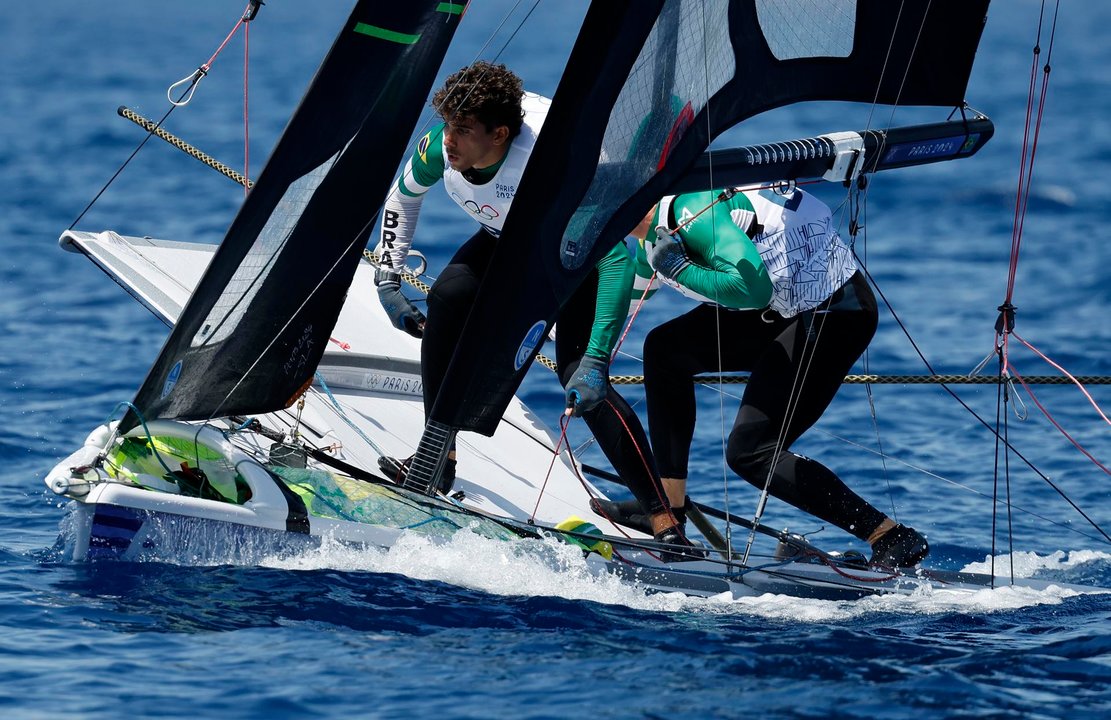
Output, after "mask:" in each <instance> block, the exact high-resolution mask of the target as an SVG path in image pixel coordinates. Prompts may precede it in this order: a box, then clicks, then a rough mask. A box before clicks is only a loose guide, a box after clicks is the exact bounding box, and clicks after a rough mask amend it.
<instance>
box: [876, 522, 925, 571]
mask: <svg viewBox="0 0 1111 720" xmlns="http://www.w3.org/2000/svg"><path fill="white" fill-rule="evenodd" d="M929 554H930V544H929V543H927V542H926V538H924V537H922V535H921V534H920V533H919V532H918V531H916V530H914V529H913V528H908V527H907V526H906V525H902V524H900V525H896V526H895V527H893V528H891V529H890V530H888V531H887V532H886V533H884V534H883V535H882V536H881V537H880V539H879V540H877V541H876V543H875V544H874V545H872V559H871V560H869V561H868V562H869V564H871V565H881V566H883V567H889V568H909V567H914V566H915V565H917V564H918V563H920V562H922V560H923V559H924V558H925V557H926V556H927V555H929Z"/></svg>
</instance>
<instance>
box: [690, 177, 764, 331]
mask: <svg viewBox="0 0 1111 720" xmlns="http://www.w3.org/2000/svg"><path fill="white" fill-rule="evenodd" d="M704 195H706V194H705V193H698V194H697V195H695V196H679V197H677V198H676V199H675V200H676V208H675V209H676V214H677V215H678V214H679V210H680V208H681V207H682V206H683V201H684V200H686V199H687V198H688V197H689V198H691V199H692V200H694V202H693V203H692V206H691V210H692V211H693V212H698V210H700V209H702V208H704V207H706V205H707V204H708V203H707V202H704V200H705V198H704V197H703V196H704ZM738 197H740V198H741V199H742V200H743V203H741V204H738V203H736V202H735V201H734V202H733V203H724V202H719V203H718V204H716V205H714V207H713V208H711V209H710V210H709V211H708V212H707V213H705V214H704V215H702V216H700V217H698V218H697V219H695V220H694V222H692V223H690V224H689V225H687V226H686V227H685V228H683V229H682V230H681V231H680V233H679V234H680V236H681V237H682V238H683V242H684V244H685V245H686V247H687V254H688V256H689V258H690V265H688V266H687V267H685V268H683V269H682V270H680V271H679V274H678V275H677V276H676V278H675V280H676V281H677V282H679V283H680V284H682V285H684V286H686V287H688V288H690V289H691V290H694V291H695V292H696V293H698V294H699V295H702V296H703V297H706V298H709V299H711V300H713V301H714V302H716V303H718V304H719V305H721V306H723V307H728V308H735V309H738V310H739V309H753V308H762V307H766V306H767V304H768V303H769V302H770V301H771V298H772V283H771V279H770V278H769V277H768V271H767V269H766V268H765V267H764V262H763V261H762V260H761V259H760V253H759V251H757V249H756V246H755V245H753V244H752V240H750V239H749V237H748V235H746V234H745V233H744V232H743V231H742V230H741V229H740V228H739V227H737V225H736V224H735V223H734V222H733V219H732V217H730V209H731V206H736V207H738V208H741V209H751V208H752V206H751V204H749V203H748V200H747V199H745V198H744V197H743V196H738ZM711 199H712V198H711ZM742 205H743V206H747V207H744V208H742V207H741V206H742Z"/></svg>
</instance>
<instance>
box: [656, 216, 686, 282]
mask: <svg viewBox="0 0 1111 720" xmlns="http://www.w3.org/2000/svg"><path fill="white" fill-rule="evenodd" d="M645 254H646V255H647V256H648V264H649V265H651V266H652V269H653V270H655V271H656V272H658V273H659V274H660V275H662V276H663V277H665V278H669V279H671V280H675V279H676V276H677V275H678V274H679V271H681V270H682V269H683V268H685V267H686V266H687V265H690V264H691V261H690V258H688V257H687V249H686V247H684V246H683V241H682V240H680V239H678V238H677V237H675V236H674V235H672V234H671V233H668V232H667V231H666V229H664V228H656V242H655V243H653V244H652V245H651V246H649V247H646V248H645Z"/></svg>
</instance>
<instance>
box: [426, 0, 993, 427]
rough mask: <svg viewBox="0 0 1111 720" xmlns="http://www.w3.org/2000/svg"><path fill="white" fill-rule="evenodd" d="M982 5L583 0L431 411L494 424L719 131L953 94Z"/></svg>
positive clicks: (949, 101) (969, 56) (952, 0)
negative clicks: (575, 33) (583, 294)
mask: <svg viewBox="0 0 1111 720" xmlns="http://www.w3.org/2000/svg"><path fill="white" fill-rule="evenodd" d="M987 6H988V0H932V2H889V1H888V0H859V1H858V2H856V3H852V2H830V3H819V4H813V3H797V2H788V1H780V0H734V1H733V2H729V3H722V2H703V1H701V0H668V2H666V3H660V2H618V1H617V0H596V1H595V2H593V3H592V4H591V8H590V10H589V11H588V13H587V17H586V19H585V21H584V23H583V27H582V29H581V31H580V34H579V37H578V39H577V41H576V43H575V47H574V49H573V50H572V53H571V57H570V60H569V61H568V64H567V68H566V70H565V72H564V75H563V77H562V79H561V81H560V84H559V87H558V89H557V91H556V94H555V97H554V98H553V102H552V107H551V109H550V111H549V113H548V118H547V120H546V121H545V124H544V128H543V130H542V131H541V133H540V137H539V138H538V140H537V143H536V146H535V148H534V150H533V153H532V157H531V159H530V162H529V166H528V168H527V169H526V171H525V174H524V177H523V178H522V181H521V183H520V186H519V188H518V191H517V194H516V196H515V198H514V201H513V209H512V211H511V212H510V214H509V216H508V218H507V219H506V223H505V226H504V228H503V230H502V234H501V238H500V240H499V243H498V248H497V251H496V253H495V255H494V258H493V260H492V262H491V265H490V269H489V272H488V274H487V276H486V281H485V282H484V284H483V287H482V288H481V290H480V292H479V295H478V298H477V300H476V302H475V304H474V306H473V308H472V310H471V314H470V318H469V320H468V322H467V325H466V327H465V329H464V333H463V337H462V339H461V341H460V343H459V345H458V347H457V349H456V352H455V355H454V357H453V359H452V363H451V366H450V368H449V370H448V375H447V378H446V380H445V382H444V384H443V386H442V387H441V390H440V394H439V395H438V396H437V399H436V403H435V406H434V407H433V410H432V413H431V416H430V419H431V420H432V421H434V422H436V423H438V424H441V425H446V426H448V427H451V428H457V429H463V430H473V431H476V432H480V433H483V434H487V435H490V434H493V432H494V430H495V429H496V428H497V424H498V421H499V419H500V417H501V415H502V413H503V412H504V410H505V407H506V406H507V404H508V402H509V399H510V397H511V396H512V393H513V392H514V391H515V390H516V388H517V387H518V386H519V384H520V382H521V380H522V379H523V377H524V373H525V372H526V371H527V369H528V365H529V362H530V361H531V359H532V357H534V356H535V353H536V352H537V351H538V349H539V344H540V342H541V341H542V338H543V337H544V336H545V335H546V332H547V330H548V328H549V327H550V326H551V324H552V322H554V320H555V318H556V315H557V313H558V311H559V307H560V305H561V304H562V303H563V302H565V301H566V300H567V299H568V298H569V297H570V295H571V294H572V293H573V292H574V290H575V288H576V287H577V286H578V284H579V283H580V282H581V281H582V279H583V278H584V277H585V276H586V274H587V273H589V271H590V270H591V268H592V267H593V266H594V264H595V263H596V262H597V261H598V260H599V259H600V258H601V257H602V255H604V254H605V253H606V252H607V251H609V249H610V248H612V247H613V245H614V244H615V243H616V242H620V241H621V239H622V238H623V237H624V236H625V235H626V233H627V232H628V231H629V230H630V229H631V228H632V227H634V226H635V225H636V224H637V222H638V221H639V220H640V218H641V217H643V215H644V213H645V212H646V211H647V210H648V208H650V207H651V206H652V205H653V204H654V203H655V202H656V201H658V200H659V198H660V197H661V196H663V195H665V194H667V192H668V189H669V188H670V187H671V186H672V185H673V184H674V183H675V182H677V181H678V180H679V179H680V178H681V177H682V176H683V175H684V174H685V173H686V172H687V170H688V169H689V168H690V167H691V166H692V165H693V164H694V163H695V161H696V160H697V159H698V158H699V157H700V155H701V153H702V152H703V150H705V148H706V147H707V146H708V145H709V143H710V141H711V140H713V138H714V137H716V136H717V135H718V134H720V133H721V132H722V131H724V130H725V129H727V128H729V127H731V126H733V125H735V124H737V123H738V122H741V121H742V120H744V119H746V118H749V117H752V116H753V115H755V114H757V113H760V112H763V111H765V110H768V109H771V108H774V107H780V106H784V105H788V104H791V103H795V102H802V101H810V100H844V101H857V102H877V103H883V104H904V105H905V104H915V105H940V106H945V105H949V106H953V105H957V104H959V103H961V102H962V101H963V99H964V92H965V88H966V86H967V83H968V77H969V74H970V72H971V68H972V61H973V58H974V57H975V51H976V47H977V44H978V43H979V38H980V35H981V33H982V31H983V26H984V22H985V18H986V13H987ZM819 12H822V13H825V16H824V17H815V16H814V15H816V14H818V13H819ZM799 13H808V14H806V15H800V14H799ZM553 188H555V190H553Z"/></svg>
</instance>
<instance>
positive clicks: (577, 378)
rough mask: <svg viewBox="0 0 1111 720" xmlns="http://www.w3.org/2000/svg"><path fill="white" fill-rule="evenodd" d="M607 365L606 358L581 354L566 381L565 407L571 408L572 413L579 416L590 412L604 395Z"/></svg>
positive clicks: (606, 382)
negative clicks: (581, 357) (577, 363)
mask: <svg viewBox="0 0 1111 720" xmlns="http://www.w3.org/2000/svg"><path fill="white" fill-rule="evenodd" d="M609 367H610V364H609V361H608V360H599V359H598V358H595V357H590V356H589V355H585V356H583V359H582V360H581V361H580V362H579V366H578V367H577V368H575V372H574V373H573V374H572V375H571V379H570V380H568V381H567V388H566V390H567V407H569V408H571V414H572V415H574V416H575V417H579V416H580V415H582V414H583V413H584V412H590V411H591V410H593V409H594V408H596V407H598V403H600V402H602V399H603V398H605V397H606V386H607V385H609Z"/></svg>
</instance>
